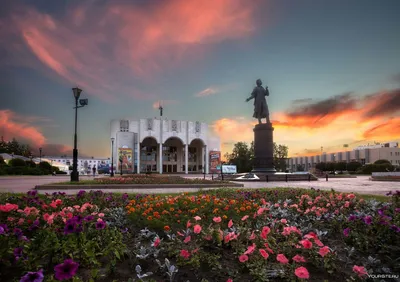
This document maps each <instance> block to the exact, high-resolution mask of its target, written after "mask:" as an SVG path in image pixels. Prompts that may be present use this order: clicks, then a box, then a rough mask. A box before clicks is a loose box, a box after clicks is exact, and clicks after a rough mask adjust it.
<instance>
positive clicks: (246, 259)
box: [239, 254, 249, 262]
mask: <svg viewBox="0 0 400 282" xmlns="http://www.w3.org/2000/svg"><path fill="white" fill-rule="evenodd" d="M248 260H249V257H248V256H247V255H244V254H243V255H241V256H240V257H239V261H240V262H245V261H248Z"/></svg>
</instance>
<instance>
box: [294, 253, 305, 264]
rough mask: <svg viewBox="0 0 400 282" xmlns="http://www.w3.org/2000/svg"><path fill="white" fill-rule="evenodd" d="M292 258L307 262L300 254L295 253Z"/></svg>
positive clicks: (296, 260)
mask: <svg viewBox="0 0 400 282" xmlns="http://www.w3.org/2000/svg"><path fill="white" fill-rule="evenodd" d="M292 260H294V261H295V262H306V259H305V258H304V257H303V256H300V255H295V256H294V257H293V258H292Z"/></svg>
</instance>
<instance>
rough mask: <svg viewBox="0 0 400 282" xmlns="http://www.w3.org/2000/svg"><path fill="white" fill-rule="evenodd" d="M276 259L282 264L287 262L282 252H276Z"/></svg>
mask: <svg viewBox="0 0 400 282" xmlns="http://www.w3.org/2000/svg"><path fill="white" fill-rule="evenodd" d="M276 260H277V261H279V262H280V263H282V264H287V263H289V260H288V259H287V257H285V255H284V254H278V255H277V256H276Z"/></svg>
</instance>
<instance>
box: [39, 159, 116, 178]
mask: <svg viewBox="0 0 400 282" xmlns="http://www.w3.org/2000/svg"><path fill="white" fill-rule="evenodd" d="M38 159H39V158H35V160H38ZM43 161H47V162H48V163H50V164H51V165H52V166H57V167H59V168H60V170H62V171H66V172H69V169H68V168H69V167H70V166H72V162H73V158H72V156H46V157H45V158H42V162H43ZM110 164H111V161H110V159H108V158H95V157H91V158H80V157H79V156H78V172H79V174H85V173H89V174H91V173H92V169H93V167H95V168H96V171H97V170H98V168H99V167H100V166H105V165H110Z"/></svg>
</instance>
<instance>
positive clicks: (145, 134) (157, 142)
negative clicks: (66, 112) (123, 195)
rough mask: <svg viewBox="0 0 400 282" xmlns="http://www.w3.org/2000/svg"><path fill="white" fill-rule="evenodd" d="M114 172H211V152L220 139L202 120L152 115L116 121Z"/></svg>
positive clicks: (113, 139) (113, 157)
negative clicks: (185, 119) (170, 118)
mask: <svg viewBox="0 0 400 282" xmlns="http://www.w3.org/2000/svg"><path fill="white" fill-rule="evenodd" d="M110 133H111V134H110V138H111V141H110V145H111V152H112V153H111V156H110V157H111V158H112V159H113V160H114V172H116V173H117V172H120V171H121V168H122V172H123V173H146V172H153V173H154V172H157V173H160V174H162V173H168V174H169V173H186V174H188V173H204V172H205V173H209V152H210V151H220V140H219V138H218V137H215V136H211V134H210V132H209V126H208V125H207V124H206V123H203V122H199V121H182V120H168V119H165V118H148V119H137V120H128V119H121V120H112V121H111V132H110Z"/></svg>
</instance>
